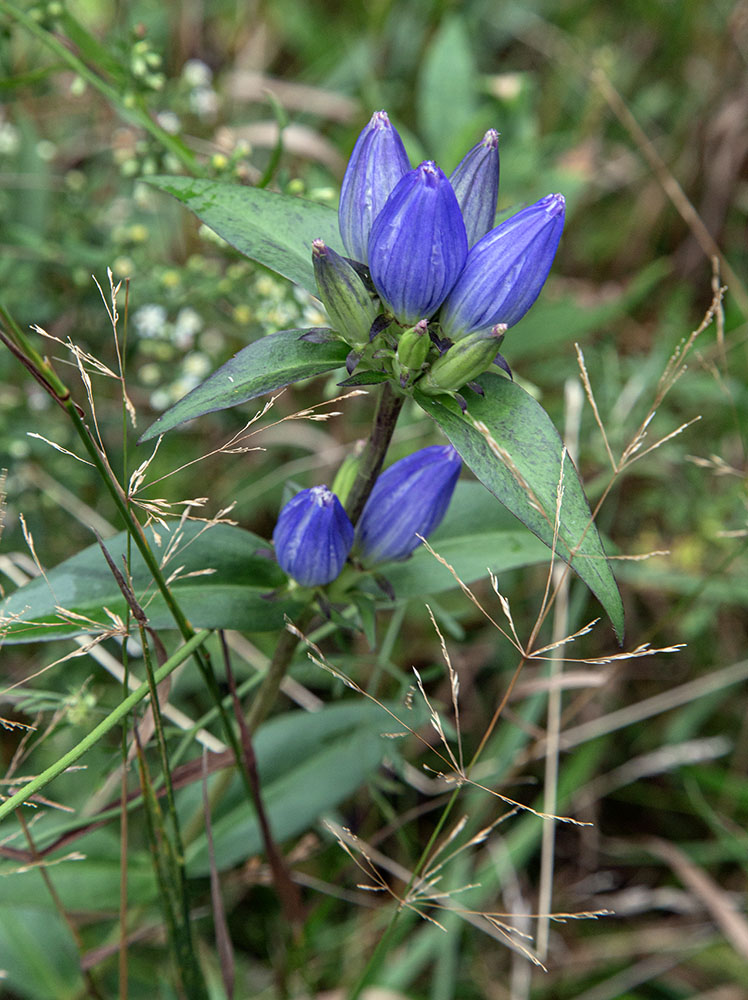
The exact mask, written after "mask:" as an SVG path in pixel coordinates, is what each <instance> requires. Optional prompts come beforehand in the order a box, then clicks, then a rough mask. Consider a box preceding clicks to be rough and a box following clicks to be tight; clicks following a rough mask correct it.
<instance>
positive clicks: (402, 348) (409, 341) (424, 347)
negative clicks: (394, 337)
mask: <svg viewBox="0 0 748 1000" xmlns="http://www.w3.org/2000/svg"><path fill="white" fill-rule="evenodd" d="M430 346H431V339H430V338H429V327H428V321H427V320H425V319H422V320H420V321H419V322H418V323H416V325H415V326H411V327H410V329H408V330H405V331H404V333H402V334H400V339H399V340H398V342H397V360H398V362H399V363H400V366H401V368H403V369H405V370H406V371H415V372H420V370H421V367H422V366H423V363H424V361H425V360H426V357H427V355H428V353H429V347H430Z"/></svg>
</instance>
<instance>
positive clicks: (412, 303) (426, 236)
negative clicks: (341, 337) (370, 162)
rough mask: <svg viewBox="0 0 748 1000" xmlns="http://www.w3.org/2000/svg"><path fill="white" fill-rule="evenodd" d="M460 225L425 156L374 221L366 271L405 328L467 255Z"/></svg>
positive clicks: (451, 197) (453, 200)
mask: <svg viewBox="0 0 748 1000" xmlns="http://www.w3.org/2000/svg"><path fill="white" fill-rule="evenodd" d="M467 250H468V245H467V235H466V233H465V223H464V222H463V221H462V213H461V212H460V206H459V203H458V201H457V196H456V195H455V193H454V191H453V190H452V185H451V184H450V183H449V181H448V180H447V178H446V177H445V176H444V174H443V173H442V171H441V170H440V169H439V167H437V166H436V164H435V163H432V162H431V161H430V160H426V161H425V162H424V163H422V164H421V165H420V166H419V167H416V169H415V170H411V171H409V173H407V174H405V176H404V177H403V178H402V179H401V180H400V181H399V182H398V184H397V186H396V187H395V189H394V190H393V192H392V194H391V195H390V196H389V198H388V199H387V201H386V202H385V205H384V208H383V209H382V211H381V212H380V213H379V215H378V216H377V217H376V219H375V220H374V224H373V226H372V227H371V235H370V237H369V248H368V251H369V270H370V272H371V280H372V281H373V282H374V287H375V288H376V289H377V291H378V292H379V294H380V296H381V298H382V300H383V301H384V302H385V303H386V304H387V305H388V306H389V307H390V308H391V309H392V312H393V313H394V314H395V316H396V317H397V319H398V320H399V321H400V323H402V324H403V325H404V326H413V325H414V324H415V323H417V322H418V320H420V319H422V318H424V317H425V318H429V317H430V316H432V315H433V314H434V313H435V312H436V310H437V309H438V308H439V306H440V305H441V304H442V302H443V300H444V297H445V296H446V294H447V292H449V290H450V288H452V286H453V285H454V283H455V281H456V280H457V277H458V275H459V274H460V272H461V271H462V268H463V266H464V264H465V258H466V257H467Z"/></svg>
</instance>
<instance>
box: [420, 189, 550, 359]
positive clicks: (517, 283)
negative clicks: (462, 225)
mask: <svg viewBox="0 0 748 1000" xmlns="http://www.w3.org/2000/svg"><path fill="white" fill-rule="evenodd" d="M564 205H565V203H564V198H563V196H562V195H560V194H551V195H548V196H547V197H546V198H541V200H540V201H538V202H536V203H535V204H534V205H530V207H529V208H525V209H523V210H522V211H521V212H517V214H516V215H513V216H512V217H511V218H509V219H507V220H506V222H503V223H502V224H501V225H500V226H497V227H496V229H492V230H491V232H490V233H488V234H487V235H486V236H484V237H483V239H482V240H480V241H479V242H478V243H476V244H475V246H474V247H473V248H472V250H471V251H470V253H469V254H468V258H467V261H466V263H465V269H464V270H463V272H462V274H461V275H460V277H459V279H458V280H457V282H456V283H455V286H454V288H453V289H452V291H451V292H450V294H449V296H448V298H447V299H446V301H445V302H444V305H443V306H442V311H441V314H440V316H439V322H440V324H441V327H442V331H443V333H444V334H445V335H446V336H447V337H450V338H451V339H452V340H458V339H460V338H461V337H465V336H467V334H469V333H472V332H473V331H474V330H483V329H486V328H489V327H492V326H494V325H495V324H496V323H505V324H506V325H507V326H513V325H514V324H515V323H517V322H519V320H521V319H522V317H523V316H524V315H525V313H526V312H527V310H528V309H529V308H530V306H531V305H532V304H533V302H534V301H535V299H536V298H537V297H538V295H539V294H540V290H541V288H542V287H543V285H544V284H545V280H546V278H547V277H548V272H549V271H550V269H551V265H552V263H553V258H554V256H555V254H556V249H557V247H558V242H559V240H560V238H561V231H562V229H563V227H564Z"/></svg>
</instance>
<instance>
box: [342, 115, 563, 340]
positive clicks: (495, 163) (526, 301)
mask: <svg viewBox="0 0 748 1000" xmlns="http://www.w3.org/2000/svg"><path fill="white" fill-rule="evenodd" d="M498 140H499V137H498V133H497V132H496V131H495V130H494V129H489V130H488V131H487V132H486V133H485V135H484V136H483V139H482V140H481V141H480V142H479V143H477V144H476V145H475V146H474V147H473V148H472V149H471V150H470V151H469V152H468V153H467V154H466V155H465V156H464V157H463V159H462V161H461V162H460V163H459V165H458V166H457V167H456V168H455V170H454V171H453V172H452V174H451V176H450V177H449V179H447V178H446V177H445V175H444V174H443V173H442V171H441V170H440V169H439V167H437V166H436V165H435V164H434V163H432V162H431V161H426V162H424V163H422V164H421V165H420V166H418V167H416V168H415V170H410V169H409V163H408V159H407V155H406V153H405V150H404V148H403V144H402V142H401V141H400V137H399V136H398V134H397V132H396V131H395V129H394V128H393V127H392V125H391V124H390V121H389V119H388V117H387V115H386V114H385V112H384V111H378V112H376V114H374V115H373V116H372V118H371V121H370V122H369V123H368V125H367V126H366V127H365V128H364V130H363V131H362V132H361V135H360V136H359V138H358V141H357V142H356V145H355V147H354V150H353V154H352V155H351V159H350V162H349V164H348V167H347V169H346V172H345V177H344V178H343V187H342V191H341V197H340V210H339V220H340V232H341V236H342V239H343V244H344V246H345V248H346V251H347V253H348V254H349V255H350V257H352V258H354V259H355V260H357V261H360V262H362V263H364V264H367V265H368V267H369V272H370V276H371V281H372V284H373V286H374V289H375V290H376V293H377V295H378V296H379V298H380V300H381V302H382V304H383V306H384V307H385V309H386V311H387V312H388V313H391V314H392V315H393V316H394V318H395V320H396V321H397V323H398V324H399V325H400V326H401V327H405V328H407V327H412V326H414V325H415V324H416V323H417V322H419V321H420V320H423V319H426V320H431V319H432V318H433V319H435V320H436V321H438V323H439V324H440V326H441V334H440V335H442V334H443V336H444V337H445V338H446V342H447V344H448V342H449V341H450V340H451V341H456V340H459V339H461V338H462V337H466V336H468V335H469V334H471V333H475V332H478V331H490V330H491V329H493V327H495V326H497V325H498V324H501V325H504V326H507V327H509V326H513V325H514V324H515V323H517V322H518V321H519V320H520V319H521V318H522V317H523V316H524V314H525V313H526V312H527V310H528V309H529V308H530V306H531V305H532V304H533V302H534V301H535V299H536V298H537V297H538V294H539V293H540V290H541V288H542V287H543V284H544V283H545V280H546V278H547V276H548V272H549V271H550V267H551V264H552V262H553V257H554V255H555V252H556V248H557V246H558V241H559V238H560V236H561V230H562V229H563V224H564V199H563V197H562V196H561V195H548V197H547V198H543V199H541V200H540V201H539V202H537V203H536V204H535V205H531V206H530V207H529V208H526V209H525V210H524V211H522V212H518V213H517V214H516V215H514V216H512V218H510V219H507V220H506V221H505V222H503V223H502V224H501V225H500V226H497V227H496V228H493V223H494V219H495V216H496V206H497V200H498V189H499V142H498ZM468 248H470V249H469V252H468ZM362 323H363V325H365V322H364V320H362ZM359 325H360V324H359ZM393 332H394V333H395V334H396V329H394V330H393ZM431 332H432V333H434V332H435V331H431ZM349 342H352V341H350V340H349Z"/></svg>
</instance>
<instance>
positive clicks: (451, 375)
mask: <svg viewBox="0 0 748 1000" xmlns="http://www.w3.org/2000/svg"><path fill="white" fill-rule="evenodd" d="M505 333H506V326H505V325H504V324H503V323H499V324H497V325H496V326H494V327H493V328H492V329H490V330H478V331H476V332H475V333H471V334H470V335H469V336H467V337H463V339H462V340H458V341H457V343H456V344H453V345H452V346H451V347H450V348H449V349H448V350H447V351H446V352H445V353H444V354H442V356H441V357H440V358H437V360H436V361H435V362H434V363H433V364H432V365H431V367H430V368H429V369H428V371H427V372H426V373H425V374H424V375H423V376H422V377H421V378H420V379H419V380H418V382H417V383H416V384H417V387H418V389H420V391H421V392H422V393H424V395H426V396H438V395H441V394H442V393H446V392H457V391H458V390H459V389H461V388H462V387H463V386H464V385H465V384H466V383H467V382H471V381H472V380H473V379H474V378H477V377H478V376H479V375H481V374H482V373H483V372H484V371H486V370H487V369H488V368H490V367H491V364H492V362H493V360H494V358H495V357H496V355H497V353H498V350H499V347H500V346H501V342H502V341H503V339H504V334H505Z"/></svg>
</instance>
